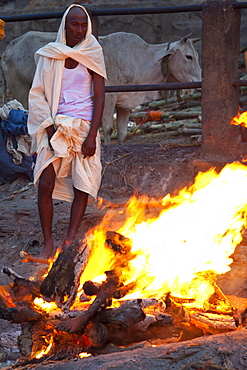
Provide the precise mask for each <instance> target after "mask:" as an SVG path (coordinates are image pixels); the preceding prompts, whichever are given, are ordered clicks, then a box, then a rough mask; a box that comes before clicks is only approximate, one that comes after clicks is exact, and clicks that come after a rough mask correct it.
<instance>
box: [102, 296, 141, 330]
mask: <svg viewBox="0 0 247 370" xmlns="http://www.w3.org/2000/svg"><path fill="white" fill-rule="evenodd" d="M145 316H146V315H145V313H144V312H143V310H142V309H141V307H140V305H139V304H136V303H135V302H134V303H132V302H126V303H125V304H123V305H122V306H120V307H118V308H108V309H105V310H103V311H101V312H99V314H98V315H97V321H99V322H102V323H105V324H110V325H114V326H121V327H123V328H128V327H130V326H132V325H134V324H135V323H137V322H139V321H142V320H144V319H145Z"/></svg>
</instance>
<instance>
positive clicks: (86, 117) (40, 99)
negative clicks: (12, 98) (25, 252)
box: [28, 4, 106, 258]
mask: <svg viewBox="0 0 247 370" xmlns="http://www.w3.org/2000/svg"><path fill="white" fill-rule="evenodd" d="M36 57H38V63H37V69H36V73H35V76H34V80H33V84H32V87H31V90H30V94H29V118H28V130H29V133H30V135H31V136H32V148H33V152H36V153H37V161H36V165H35V169H34V183H35V184H38V209H39V216H40V221H41V226H42V230H43V235H44V247H43V250H42V251H41V256H42V257H45V258H49V257H52V256H53V255H54V253H55V248H54V244H53V240H52V219H53V201H52V198H54V199H60V200H65V201H71V202H72V205H71V212H70V222H69V229H68V233H67V237H66V238H65V240H64V241H63V243H62V246H61V247H62V250H65V249H66V248H68V247H69V246H70V245H71V243H72V242H73V240H74V238H75V236H76V233H77V231H78V228H79V225H80V222H81V220H82V217H83V215H84V213H85V210H86V206H87V202H88V196H89V195H91V196H92V197H94V198H96V197H97V192H98V189H99V186H100V182H101V163H100V137H99V132H98V128H99V126H100V123H101V118H102V113H103V108H104V97H105V79H106V71H105V64H104V57H103V53H102V48H101V46H100V45H99V43H98V41H97V40H96V39H95V37H94V36H93V35H92V33H91V20H90V18H89V16H88V13H87V12H86V10H85V8H84V7H82V6H80V5H76V4H72V5H71V6H70V7H69V8H68V9H67V10H66V12H65V13H64V15H63V18H62V21H61V24H60V27H59V30H58V35H57V39H56V41H55V42H51V43H49V44H47V45H45V46H44V47H43V48H41V49H39V50H38V51H37V52H36Z"/></svg>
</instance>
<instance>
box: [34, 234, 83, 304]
mask: <svg viewBox="0 0 247 370" xmlns="http://www.w3.org/2000/svg"><path fill="white" fill-rule="evenodd" d="M88 257H89V248H88V246H87V244H86V242H85V240H83V241H77V242H76V243H75V244H72V245H71V247H69V248H68V249H67V250H66V251H64V252H62V253H60V254H59V256H58V258H57V259H56V261H55V262H54V263H53V266H52V268H51V270H50V271H49V273H48V275H47V277H46V278H45V279H44V281H43V282H42V284H41V286H40V292H41V294H42V295H43V296H44V297H45V299H46V300H47V301H54V302H56V304H57V306H58V307H59V308H61V309H62V310H66V309H69V307H70V306H71V305H72V303H73V302H74V300H75V298H76V294H77V289H78V287H79V283H80V276H81V273H82V271H83V270H84V267H85V266H86V263H87V261H88Z"/></svg>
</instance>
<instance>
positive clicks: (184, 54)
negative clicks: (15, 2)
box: [1, 31, 201, 145]
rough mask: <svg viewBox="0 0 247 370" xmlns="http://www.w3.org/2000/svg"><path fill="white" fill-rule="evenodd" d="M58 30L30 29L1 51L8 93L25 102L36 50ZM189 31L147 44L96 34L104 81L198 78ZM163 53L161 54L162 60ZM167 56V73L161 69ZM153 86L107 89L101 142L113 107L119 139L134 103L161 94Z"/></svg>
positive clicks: (125, 36)
mask: <svg viewBox="0 0 247 370" xmlns="http://www.w3.org/2000/svg"><path fill="white" fill-rule="evenodd" d="M55 38H56V33H46V32H37V31H30V32H27V33H26V34H24V35H23V36H20V37H18V38H17V39H14V40H13V41H12V42H11V43H10V44H9V45H8V46H7V48H6V49H5V52H4V54H3V56H2V63H1V65H2V72H3V73H2V74H3V76H4V77H5V79H6V83H7V87H8V89H9V91H10V93H11V96H12V97H13V98H15V99H17V100H18V101H20V102H21V103H22V104H23V105H24V106H27V98H28V92H29V89H30V87H31V83H32V79H33V75H34V71H35V62H34V58H33V55H34V53H35V51H36V50H37V49H39V48H40V47H41V46H43V45H45V44H47V43H48V42H50V41H54V40H55ZM195 41H197V40H191V39H190V38H189V37H188V36H185V37H184V38H182V39H181V40H179V41H175V42H173V43H170V44H169V43H165V44H147V43H146V42H145V41H144V40H143V39H141V38H140V37H139V36H137V35H135V34H133V33H126V32H116V33H112V34H110V35H108V36H102V37H99V42H100V44H101V46H102V48H103V52H104V56H105V63H106V70H107V76H108V80H107V83H106V85H142V84H159V83H164V82H166V81H169V82H194V81H200V80H201V68H200V65H199V61H198V53H197V51H196V50H195V48H194V45H193V42H195ZM164 58H165V59H164ZM165 60H166V65H167V76H165V77H164V76H163V74H162V71H161V61H163V63H164V61H165ZM159 97H160V95H159V92H157V91H149V92H119V93H107V94H106V101H105V109H104V114H103V118H102V128H103V132H104V141H105V144H106V145H108V144H110V135H111V133H112V128H113V114H114V112H116V115H117V120H116V125H117V136H118V142H119V143H120V144H123V143H124V141H125V139H126V136H127V126H128V119H129V113H130V111H131V110H132V109H134V108H135V107H136V106H137V105H139V104H142V103H144V102H147V101H151V100H156V99H159Z"/></svg>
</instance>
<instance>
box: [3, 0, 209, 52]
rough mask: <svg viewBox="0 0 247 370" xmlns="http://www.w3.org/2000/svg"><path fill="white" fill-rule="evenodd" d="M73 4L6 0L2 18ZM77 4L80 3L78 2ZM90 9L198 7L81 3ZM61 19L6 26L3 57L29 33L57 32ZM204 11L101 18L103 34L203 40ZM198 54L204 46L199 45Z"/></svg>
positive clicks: (165, 1) (170, 2) (171, 0)
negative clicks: (14, 40) (9, 48)
mask: <svg viewBox="0 0 247 370" xmlns="http://www.w3.org/2000/svg"><path fill="white" fill-rule="evenodd" d="M72 2H73V1H66V0H59V1H58V0H56V1H54V0H42V1H41V0H40V1H39V0H12V1H11V0H10V1H9V0H7V1H6V0H5V1H0V14H1V16H7V15H16V14H32V13H43V12H53V11H64V10H65V8H66V6H68V5H70V4H71V3H72ZM74 2H76V1H74ZM77 3H80V4H81V5H84V6H85V7H87V8H89V9H111V8H148V7H163V6H175V5H192V4H198V3H200V2H198V1H197V0H132V1H130V0H129V1H124V0H119V1H116V0H106V1H103V0H91V1H90V0H87V1H77ZM58 24H59V20H53V19H52V20H46V21H42V20H40V21H27V22H9V23H6V28H5V29H6V37H5V39H4V40H2V41H1V42H0V54H2V52H3V50H4V49H5V47H6V46H7V44H8V43H9V42H10V41H11V40H13V39H14V38H16V37H19V36H21V35H22V34H24V33H25V32H27V31H29V30H38V31H57V28H58ZM201 26H202V24H201V12H190V13H175V14H157V15H135V16H102V17H99V35H102V36H104V35H107V34H109V33H112V32H117V31H125V32H134V33H136V34H138V35H139V36H140V37H142V38H143V39H144V40H145V41H147V42H149V43H163V42H166V41H175V40H178V39H179V38H181V37H182V36H184V35H186V34H188V33H192V37H201ZM196 47H197V48H198V51H200V49H201V45H200V43H199V44H197V45H196Z"/></svg>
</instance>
